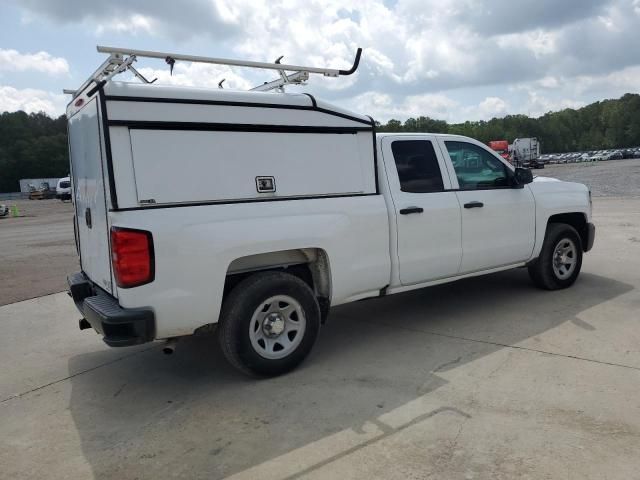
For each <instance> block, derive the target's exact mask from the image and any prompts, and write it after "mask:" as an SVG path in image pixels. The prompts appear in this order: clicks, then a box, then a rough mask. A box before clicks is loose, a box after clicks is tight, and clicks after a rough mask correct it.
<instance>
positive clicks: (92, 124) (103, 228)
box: [69, 98, 113, 293]
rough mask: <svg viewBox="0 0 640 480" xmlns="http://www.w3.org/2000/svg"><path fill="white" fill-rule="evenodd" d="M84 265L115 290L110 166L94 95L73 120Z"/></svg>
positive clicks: (98, 280)
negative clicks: (108, 195) (109, 215)
mask: <svg viewBox="0 0 640 480" xmlns="http://www.w3.org/2000/svg"><path fill="white" fill-rule="evenodd" d="M69 155H70V157H71V172H72V173H71V175H72V177H73V198H74V203H75V210H76V221H77V229H78V242H79V250H80V264H81V267H82V270H83V271H84V273H85V274H86V275H87V276H88V277H89V279H90V280H91V281H93V282H94V283H95V284H97V285H98V286H100V287H101V288H103V289H105V290H106V291H108V292H109V293H113V286H112V282H111V259H110V250H109V225H108V219H107V200H106V191H105V183H106V181H107V180H106V178H105V176H106V168H104V158H103V157H104V155H103V148H102V131H101V125H100V116H99V111H98V102H97V99H96V98H94V99H93V100H91V101H90V102H89V103H88V104H87V105H86V106H85V107H84V108H83V109H82V110H80V111H79V112H78V113H76V114H75V115H73V116H72V117H71V118H70V119H69Z"/></svg>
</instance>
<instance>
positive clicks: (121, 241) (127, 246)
mask: <svg viewBox="0 0 640 480" xmlns="http://www.w3.org/2000/svg"><path fill="white" fill-rule="evenodd" d="M111 263H112V264H113V273H114V275H115V277H116V283H117V284H118V286H119V287H120V288H131V287H137V286H140V285H144V284H145V283H149V282H152V281H153V278H154V275H155V272H154V265H153V264H154V258H153V237H152V236H151V232H147V231H145V230H134V229H131V228H120V227H111Z"/></svg>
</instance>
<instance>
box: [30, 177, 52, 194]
mask: <svg viewBox="0 0 640 480" xmlns="http://www.w3.org/2000/svg"><path fill="white" fill-rule="evenodd" d="M58 180H60V177H57V178H23V179H21V180H20V193H29V185H33V186H35V187H36V188H40V185H42V183H43V182H47V183H48V184H49V189H50V190H55V189H56V185H58Z"/></svg>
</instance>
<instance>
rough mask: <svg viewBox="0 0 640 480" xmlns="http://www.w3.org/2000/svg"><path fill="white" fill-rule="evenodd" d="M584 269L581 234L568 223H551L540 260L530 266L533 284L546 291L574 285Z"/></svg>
mask: <svg viewBox="0 0 640 480" xmlns="http://www.w3.org/2000/svg"><path fill="white" fill-rule="evenodd" d="M581 268H582V242H581V240H580V236H579V235H578V232H576V230H575V229H574V228H573V227H572V226H571V225H566V224H564V223H550V224H549V226H548V227H547V232H546V235H545V239H544V244H543V245H542V250H541V252H540V256H539V257H538V259H537V260H536V261H535V262H534V263H533V264H531V265H529V275H530V276H531V279H532V280H533V282H534V283H535V284H536V285H537V286H538V287H540V288H544V289H546V290H558V289H561V288H567V287H570V286H571V285H573V283H574V282H575V281H576V279H577V278H578V275H579V274H580V269H581Z"/></svg>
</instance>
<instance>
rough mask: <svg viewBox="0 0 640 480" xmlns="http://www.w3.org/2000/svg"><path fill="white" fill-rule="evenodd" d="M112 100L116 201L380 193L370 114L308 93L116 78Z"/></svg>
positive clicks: (129, 204)
mask: <svg viewBox="0 0 640 480" xmlns="http://www.w3.org/2000/svg"><path fill="white" fill-rule="evenodd" d="M105 100H106V111H107V116H108V122H109V131H110V132H111V135H110V136H111V147H112V152H113V155H112V161H113V171H114V178H115V189H116V192H117V197H118V208H136V207H144V206H150V205H167V204H182V203H198V202H225V201H242V200H268V199H270V198H274V199H286V198H299V197H310V196H311V197H316V196H335V195H362V194H375V193H376V178H375V175H376V172H375V168H374V165H373V164H372V160H373V159H374V158H375V151H374V140H373V135H374V133H373V125H372V121H371V119H370V118H368V117H364V116H361V115H357V114H353V113H351V112H347V111H344V110H339V109H335V108H334V107H331V106H330V105H328V104H318V103H317V102H316V101H315V99H313V97H311V96H310V95H305V94H274V93H258V92H237V91H227V90H218V91H216V90H213V91H212V90H205V89H195V88H185V87H164V86H157V85H153V86H151V85H139V84H126V83H118V82H111V83H109V84H107V85H106V86H105ZM336 172H339V174H336ZM256 177H273V178H274V180H275V192H268V193H265V192H259V191H258V189H257V186H256Z"/></svg>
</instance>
